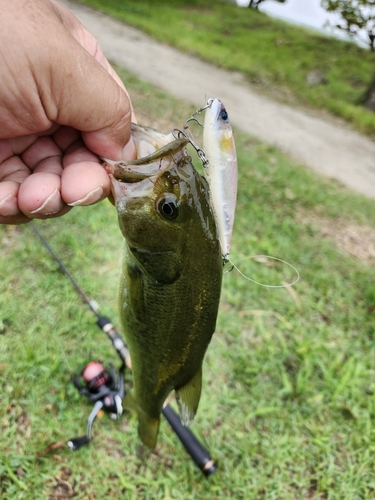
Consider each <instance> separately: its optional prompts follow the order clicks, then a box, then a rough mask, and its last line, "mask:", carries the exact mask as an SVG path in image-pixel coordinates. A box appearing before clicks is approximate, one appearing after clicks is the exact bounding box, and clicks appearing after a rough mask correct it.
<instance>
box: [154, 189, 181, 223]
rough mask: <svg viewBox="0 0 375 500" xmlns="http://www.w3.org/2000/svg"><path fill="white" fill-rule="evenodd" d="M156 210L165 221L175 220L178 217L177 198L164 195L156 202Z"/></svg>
mask: <svg viewBox="0 0 375 500" xmlns="http://www.w3.org/2000/svg"><path fill="white" fill-rule="evenodd" d="M156 208H157V210H158V212H159V214H160V215H161V216H162V217H164V218H165V219H175V218H176V217H178V213H179V210H178V206H177V198H176V196H175V195H174V194H172V193H165V194H164V195H163V196H162V197H161V198H159V199H158V200H157V202H156Z"/></svg>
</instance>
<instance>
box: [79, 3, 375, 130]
mask: <svg viewBox="0 0 375 500" xmlns="http://www.w3.org/2000/svg"><path fill="white" fill-rule="evenodd" d="M80 2H81V3H86V4H88V5H91V6H93V7H96V8H98V9H101V10H102V11H104V12H107V13H108V14H110V15H112V16H113V17H116V18H118V19H120V20H122V21H124V22H126V23H128V24H132V25H134V26H137V27H139V28H141V29H142V30H143V31H145V32H146V33H148V34H149V35H151V36H153V37H155V38H156V39H157V40H159V41H161V42H164V43H167V44H170V45H173V46H174V47H176V48H178V49H180V50H183V51H185V52H188V53H190V54H193V55H196V56H198V57H200V58H202V59H204V60H206V61H209V62H211V63H213V64H215V65H217V66H220V67H223V68H227V69H229V70H232V71H239V72H241V73H242V74H244V75H245V77H246V79H247V80H248V82H249V83H251V84H253V85H254V86H255V88H256V89H258V90H259V91H265V92H269V93H271V95H272V96H273V97H276V98H277V99H281V100H283V101H286V102H289V103H292V104H294V105H303V106H309V107H313V108H315V109H318V110H322V111H328V112H329V113H331V114H333V115H336V116H338V117H340V118H342V119H344V120H346V121H348V122H349V123H350V124H351V125H352V126H353V127H355V128H356V129H358V130H359V131H360V132H363V133H365V134H368V135H370V136H373V137H375V114H374V113H373V112H371V111H369V110H366V109H364V108H363V107H362V106H360V105H358V102H359V101H360V99H361V97H362V95H363V94H364V92H365V90H366V88H367V86H368V84H369V82H370V81H371V80H372V78H373V77H374V73H375V56H374V54H372V53H370V51H369V50H366V49H363V48H360V47H358V46H356V45H354V44H351V43H349V42H344V41H341V40H336V39H334V38H329V37H327V36H324V35H322V34H320V33H318V32H316V31H309V30H307V29H304V28H300V27H297V26H293V25H290V24H286V23H284V22H282V21H279V20H277V19H273V18H271V17H269V16H267V15H266V14H264V13H262V12H259V11H257V10H254V9H240V8H238V7H236V6H235V5H233V4H228V3H226V2H225V1H224V0H168V1H159V0H157V1H156V0H110V1H108V0H80ZM314 72H318V73H320V74H321V75H323V76H324V77H325V79H326V83H325V84H320V85H313V86H311V85H309V84H308V82H307V79H308V76H309V75H311V73H314ZM197 77H199V75H197Z"/></svg>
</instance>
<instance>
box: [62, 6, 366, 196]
mask: <svg viewBox="0 0 375 500" xmlns="http://www.w3.org/2000/svg"><path fill="white" fill-rule="evenodd" d="M58 1H59V3H61V4H62V5H64V6H65V7H67V8H69V9H70V10H71V11H72V12H73V13H74V14H75V15H76V17H78V19H80V21H81V22H82V24H84V25H85V26H86V28H87V29H88V30H89V31H90V32H91V33H92V34H93V35H94V36H95V37H96V39H97V40H98V41H99V43H100V46H101V47H102V49H103V51H104V53H105V55H106V57H107V58H108V59H109V60H110V61H112V62H114V63H115V64H117V65H119V66H121V67H123V68H126V69H128V70H129V71H131V72H133V73H134V74H136V75H138V76H139V77H140V78H142V79H143V80H145V81H148V82H150V83H152V84H154V85H155V86H157V87H159V88H162V89H164V90H165V91H167V92H169V93H171V94H173V95H175V96H177V97H180V98H182V99H184V100H185V101H187V102H189V103H191V104H194V105H195V106H197V108H198V107H200V106H202V105H203V104H204V103H205V102H206V100H207V98H208V97H218V98H219V99H221V100H222V101H223V102H224V103H225V105H226V107H227V109H228V111H229V114H230V117H231V121H232V123H233V124H234V125H235V126H237V127H238V128H240V129H241V130H243V131H244V132H246V133H248V134H250V135H253V136H255V137H257V138H259V139H261V140H262V141H265V142H267V143H269V144H273V145H276V146H277V147H279V148H280V149H282V150H283V151H284V152H286V153H288V154H289V155H290V156H292V157H293V158H294V159H296V160H297V161H299V162H301V163H303V164H305V165H306V166H308V167H310V168H312V169H314V170H316V171H317V172H319V173H321V174H323V175H325V176H328V177H332V178H335V179H338V180H339V181H341V182H343V183H344V184H346V185H348V186H350V187H351V188H352V189H354V190H356V191H358V192H360V193H363V194H365V195H367V196H369V197H371V198H375V143H374V142H373V141H371V140H370V139H367V138H366V137H363V136H361V135H360V134H358V133H357V132H354V131H352V130H349V129H348V128H345V127H344V126H341V125H338V124H336V123H334V121H333V120H329V119H326V120H323V119H322V118H318V117H316V116H313V114H309V113H308V112H306V111H301V110H298V109H296V108H292V107H289V106H287V105H284V104H280V103H278V102H275V101H273V100H271V99H269V98H267V97H265V96H262V95H259V94H257V93H256V92H254V91H253V90H252V89H251V88H250V86H248V85H246V83H245V82H244V81H241V77H240V76H239V75H237V74H233V73H230V72H228V71H224V70H222V69H218V68H216V67H214V66H212V65H210V64H207V63H204V62H202V61H200V60H198V59H195V58H193V57H191V56H188V55H186V54H183V53H181V52H179V51H177V50H175V49H173V48H171V47H168V46H166V45H162V44H159V43H157V42H155V41H154V40H152V39H151V38H149V37H147V36H146V35H144V34H143V33H142V32H141V31H139V30H137V29H135V28H132V27H130V26H127V25H124V24H122V23H120V22H118V21H115V20H113V19H112V18H110V17H108V16H105V15H103V14H101V13H99V12H97V11H95V10H92V9H90V8H88V7H85V6H82V5H77V4H74V3H71V2H69V1H68V0H58Z"/></svg>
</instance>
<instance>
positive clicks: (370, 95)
mask: <svg viewBox="0 0 375 500" xmlns="http://www.w3.org/2000/svg"><path fill="white" fill-rule="evenodd" d="M359 104H362V106H363V107H364V108H366V109H369V110H370V111H372V112H373V113H375V75H374V76H373V78H372V80H371V82H370V83H369V85H368V87H367V89H366V90H365V92H364V93H363V95H362V96H361V98H360V100H359Z"/></svg>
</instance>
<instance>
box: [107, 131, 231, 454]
mask: <svg viewBox="0 0 375 500" xmlns="http://www.w3.org/2000/svg"><path fill="white" fill-rule="evenodd" d="M132 135H133V140H134V141H135V144H136V147H137V152H138V157H139V156H140V155H141V154H142V152H145V151H147V153H148V156H146V157H145V158H140V159H138V160H135V161H130V162H124V161H123V162H111V161H109V160H105V164H104V166H105V168H106V170H107V171H108V172H109V173H110V174H111V181H112V193H113V196H114V198H115V202H116V209H117V212H118V219H119V225H120V229H121V232H122V234H123V236H124V238H125V251H124V262H123V268H122V273H121V279H120V288H119V309H120V317H121V322H122V327H123V331H124V335H125V338H126V342H127V344H128V347H129V351H130V357H131V362H132V371H133V382H134V387H133V389H132V391H131V392H129V393H128V394H127V396H126V397H125V399H124V402H123V403H124V407H125V408H133V409H135V410H136V411H137V414H138V422H139V426H138V433H139V436H140V438H141V440H142V442H143V443H144V444H145V445H147V446H148V447H149V448H151V449H153V448H154V447H155V445H156V441H157V435H158V429H159V421H160V413H161V410H162V407H163V404H164V402H165V400H166V398H167V397H168V396H169V394H170V393H171V391H172V390H175V393H176V399H177V402H178V406H179V412H180V416H181V421H182V423H183V424H184V425H188V424H189V423H190V422H191V420H192V419H193V418H194V415H195V413H196V411H197V408H198V403H199V399H200V395H201V387H202V362H203V358H204V355H205V352H206V349H207V347H208V344H209V343H210V340H211V337H212V335H213V333H214V330H215V324H216V317H217V312H218V306H219V299H220V291H221V280H222V268H223V264H222V256H221V250H220V243H219V238H218V231H217V228H216V224H215V220H214V216H213V213H212V209H211V207H210V201H209V193H208V184H207V182H206V180H205V179H204V178H203V177H202V176H201V175H199V174H198V173H197V171H196V170H195V168H194V167H193V165H192V162H191V158H190V157H189V155H188V154H187V151H186V149H185V146H186V144H187V142H188V141H186V140H184V139H178V140H174V138H173V136H172V135H169V136H165V135H163V134H159V133H158V132H156V131H153V130H152V129H145V128H143V127H140V126H137V125H133V126H132ZM150 150H152V151H153V152H151V151H150Z"/></svg>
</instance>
